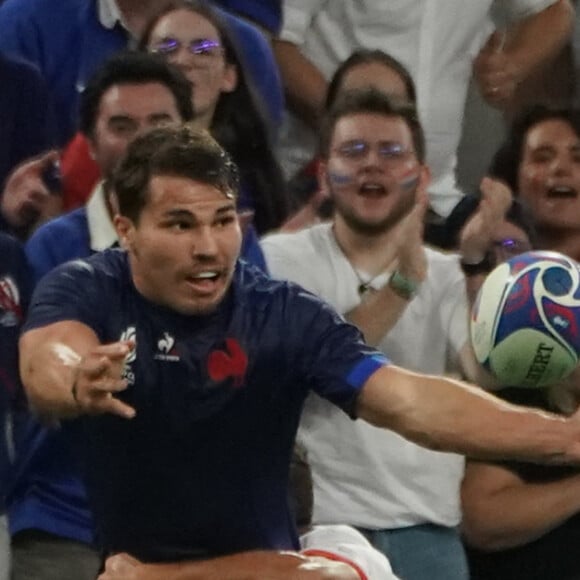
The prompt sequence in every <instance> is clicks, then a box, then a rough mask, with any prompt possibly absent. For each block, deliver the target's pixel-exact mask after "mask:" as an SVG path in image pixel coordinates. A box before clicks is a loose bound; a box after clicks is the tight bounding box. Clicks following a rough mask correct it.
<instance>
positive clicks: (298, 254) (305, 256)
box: [260, 233, 324, 296]
mask: <svg viewBox="0 0 580 580" xmlns="http://www.w3.org/2000/svg"><path fill="white" fill-rule="evenodd" d="M260 246H261V248H262V252H263V254H264V258H265V260H266V265H267V266H268V271H269V272H270V275H271V276H272V278H275V279H276V280H290V281H291V282H294V283H295V284H299V285H300V286H302V288H305V289H306V290H308V291H309V292H312V293H313V294H316V295H318V296H323V295H324V294H323V288H321V287H320V275H319V274H320V272H319V270H318V269H317V264H318V263H319V262H320V257H318V258H317V256H316V255H315V249H314V248H313V247H312V246H310V245H309V244H307V243H304V239H303V238H302V237H297V236H296V234H292V233H290V234H287V233H286V234H284V233H283V234H270V235H268V236H266V237H264V238H262V239H261V240H260ZM313 254H314V255H313Z"/></svg>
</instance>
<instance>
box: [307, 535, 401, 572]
mask: <svg viewBox="0 0 580 580" xmlns="http://www.w3.org/2000/svg"><path fill="white" fill-rule="evenodd" d="M300 544H301V546H302V552H303V553H304V554H312V555H320V556H324V555H325V553H326V554H328V557H329V558H332V557H333V556H334V557H335V558H334V559H338V560H343V561H345V562H347V563H349V562H350V563H352V564H354V565H355V566H356V567H357V568H358V569H359V570H360V571H361V572H363V573H364V574H365V576H366V579H365V578H362V577H361V580H398V577H397V576H395V574H394V573H393V570H392V568H391V565H390V564H389V561H388V560H387V558H386V556H385V555H384V554H382V553H381V552H379V551H378V550H376V549H375V548H373V546H372V545H371V544H370V543H369V541H368V540H367V539H366V538H365V537H364V536H363V535H362V534H361V533H360V532H358V531H357V530H355V529H354V528H352V527H350V526H341V525H332V526H314V527H313V528H312V530H310V531H309V532H307V533H306V534H303V535H302V536H301V537H300Z"/></svg>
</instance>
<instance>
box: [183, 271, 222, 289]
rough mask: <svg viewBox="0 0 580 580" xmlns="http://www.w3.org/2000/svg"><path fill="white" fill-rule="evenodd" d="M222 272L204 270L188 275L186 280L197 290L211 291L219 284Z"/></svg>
mask: <svg viewBox="0 0 580 580" xmlns="http://www.w3.org/2000/svg"><path fill="white" fill-rule="evenodd" d="M222 274H223V273H222V272H221V271H219V270H204V271H202V272H197V273H196V274H192V275H190V276H187V277H186V280H187V282H188V284H189V285H190V286H192V287H193V288H194V289H195V290H196V291H197V292H203V293H210V292H213V290H214V289H215V287H216V286H217V284H219V282H220V280H221V278H222Z"/></svg>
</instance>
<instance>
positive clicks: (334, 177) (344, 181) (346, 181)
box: [328, 171, 355, 187]
mask: <svg viewBox="0 0 580 580" xmlns="http://www.w3.org/2000/svg"><path fill="white" fill-rule="evenodd" d="M328 180H329V181H330V183H331V184H332V185H335V186H338V187H344V186H345V185H351V184H353V183H354V182H355V175H354V174H353V173H339V172H338V171H329V172H328Z"/></svg>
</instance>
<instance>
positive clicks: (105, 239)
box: [86, 181, 119, 252]
mask: <svg viewBox="0 0 580 580" xmlns="http://www.w3.org/2000/svg"><path fill="white" fill-rule="evenodd" d="M86 212H87V225H88V228H89V239H90V243H91V250H93V251H95V252H101V251H102V250H106V249H107V248H110V247H111V246H112V245H113V244H115V243H117V242H118V241H119V238H118V237H117V232H116V231H115V227H114V226H113V222H112V221H111V216H110V215H109V210H108V209H107V204H106V202H105V189H104V187H103V182H102V181H100V182H99V183H98V184H97V186H96V187H95V189H93V193H92V194H91V197H89V200H88V201H87V204H86Z"/></svg>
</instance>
